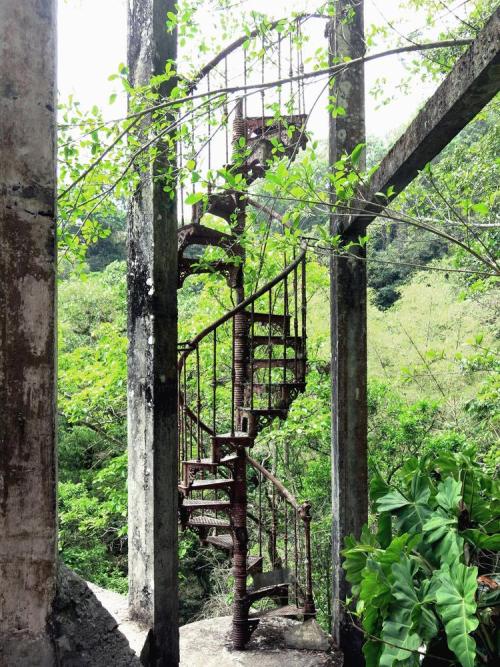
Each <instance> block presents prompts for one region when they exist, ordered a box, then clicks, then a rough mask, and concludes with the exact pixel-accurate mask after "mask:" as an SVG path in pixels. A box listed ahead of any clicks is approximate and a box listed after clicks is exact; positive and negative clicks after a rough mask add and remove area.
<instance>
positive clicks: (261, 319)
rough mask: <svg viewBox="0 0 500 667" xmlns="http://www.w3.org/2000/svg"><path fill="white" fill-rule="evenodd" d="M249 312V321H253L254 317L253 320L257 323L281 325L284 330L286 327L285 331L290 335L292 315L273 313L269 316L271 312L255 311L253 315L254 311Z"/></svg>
mask: <svg viewBox="0 0 500 667" xmlns="http://www.w3.org/2000/svg"><path fill="white" fill-rule="evenodd" d="M246 312H247V315H248V321H249V322H250V323H251V322H252V317H253V321H254V322H255V323H256V324H267V325H269V324H271V326H275V327H280V328H281V329H282V330H283V329H285V333H286V334H287V335H289V333H290V322H291V319H292V316H291V315H276V314H274V313H273V314H272V315H271V316H269V313H254V314H253V316H252V313H250V312H248V311H246Z"/></svg>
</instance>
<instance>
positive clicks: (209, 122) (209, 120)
mask: <svg viewBox="0 0 500 667" xmlns="http://www.w3.org/2000/svg"><path fill="white" fill-rule="evenodd" d="M207 93H208V110H207V126H208V135H207V136H208V139H207V149H208V171H209V172H210V171H211V170H212V142H211V141H210V133H211V131H212V130H211V128H212V102H211V101H210V72H207ZM207 192H208V194H210V193H211V192H212V181H211V175H209V178H208V186H207Z"/></svg>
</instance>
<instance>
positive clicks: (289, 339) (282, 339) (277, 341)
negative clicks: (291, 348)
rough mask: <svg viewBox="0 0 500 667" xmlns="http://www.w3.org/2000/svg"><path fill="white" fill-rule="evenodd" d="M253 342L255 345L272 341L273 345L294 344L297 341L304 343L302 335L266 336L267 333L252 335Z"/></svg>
mask: <svg viewBox="0 0 500 667" xmlns="http://www.w3.org/2000/svg"><path fill="white" fill-rule="evenodd" d="M250 340H251V342H253V344H254V345H268V344H269V342H271V345H283V344H285V343H286V345H294V344H295V343H300V344H302V336H290V335H288V336H266V335H260V334H259V335H257V336H255V335H254V336H251V338H250Z"/></svg>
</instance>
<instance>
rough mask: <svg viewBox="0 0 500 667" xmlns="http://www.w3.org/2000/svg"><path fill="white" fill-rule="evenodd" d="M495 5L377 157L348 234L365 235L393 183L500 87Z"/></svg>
mask: <svg viewBox="0 0 500 667" xmlns="http://www.w3.org/2000/svg"><path fill="white" fill-rule="evenodd" d="M499 35H500V8H499V9H496V10H495V12H494V13H493V14H492V16H491V18H490V19H489V21H488V23H487V24H486V26H485V27H484V28H483V30H482V31H481V32H480V33H479V35H478V36H477V38H476V39H475V40H474V42H473V43H472V44H471V46H470V48H469V49H468V50H467V51H466V53H464V55H463V56H461V58H459V59H458V61H457V62H456V63H455V65H454V67H453V69H452V70H451V72H450V73H449V74H448V76H447V77H446V79H445V80H444V81H443V83H442V84H441V85H440V86H439V88H438V89H437V90H436V92H435V93H434V95H433V96H432V97H431V98H430V99H429V100H428V101H427V103H426V104H425V106H424V107H423V108H422V110H421V111H420V112H419V113H418V115H417V117H416V118H415V120H413V122H412V123H411V124H410V126H409V127H408V129H407V130H406V131H405V132H404V134H403V135H402V136H401V137H400V138H399V139H398V140H397V141H396V143H395V144H394V145H393V146H392V148H391V149H390V150H389V152H388V153H387V154H386V156H385V157H384V159H383V160H382V162H381V164H380V167H379V169H378V170H377V171H376V172H375V174H374V175H373V177H372V179H371V181H370V183H369V185H368V186H367V188H366V189H365V191H364V192H363V194H362V198H364V199H365V200H366V202H367V203H366V204H364V205H363V207H362V208H363V209H364V210H363V215H359V214H358V215H353V216H352V218H350V219H348V220H347V222H345V223H344V226H341V227H340V230H339V232H342V231H344V232H347V231H348V230H349V233H350V235H351V236H353V237H355V238H356V237H357V236H359V235H364V233H365V232H366V227H367V225H368V224H369V223H370V222H372V221H373V220H374V219H375V218H376V217H377V213H378V212H380V210H381V207H382V208H383V205H384V203H385V200H384V199H381V198H380V197H377V196H376V193H377V192H386V191H387V189H388V188H389V187H390V186H391V185H392V186H394V189H395V193H396V194H397V193H399V192H401V191H402V190H404V188H405V187H406V186H407V185H408V184H409V183H410V182H411V181H412V180H413V179H414V178H415V177H416V176H417V175H418V173H419V171H421V170H422V169H423V168H424V167H425V165H426V164H427V163H428V162H430V161H431V160H432V159H433V158H435V157H436V156H437V155H439V153H440V152H441V151H442V150H443V148H444V147H445V146H446V145H447V144H449V143H450V141H451V140H452V139H453V138H454V137H455V136H456V135H457V134H458V133H459V132H460V130H462V129H463V128H464V127H465V126H466V125H467V124H468V123H469V122H470V121H471V120H472V119H473V118H474V116H476V115H477V114H478V113H479V112H480V111H481V109H482V108H483V107H484V106H485V105H486V104H488V102H489V101H490V100H491V99H492V98H493V97H494V96H495V95H496V94H497V93H498V91H499V89H500V40H499Z"/></svg>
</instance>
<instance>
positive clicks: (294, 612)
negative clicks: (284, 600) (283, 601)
mask: <svg viewBox="0 0 500 667" xmlns="http://www.w3.org/2000/svg"><path fill="white" fill-rule="evenodd" d="M303 614H304V610H303V609H302V608H301V607H296V606H295V605H293V604H287V605H284V606H283V607H274V608H273V609H264V610H263V611H257V612H253V613H251V614H250V615H249V618H262V617H264V616H266V617H268V616H271V617H272V616H302V615H303Z"/></svg>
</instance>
